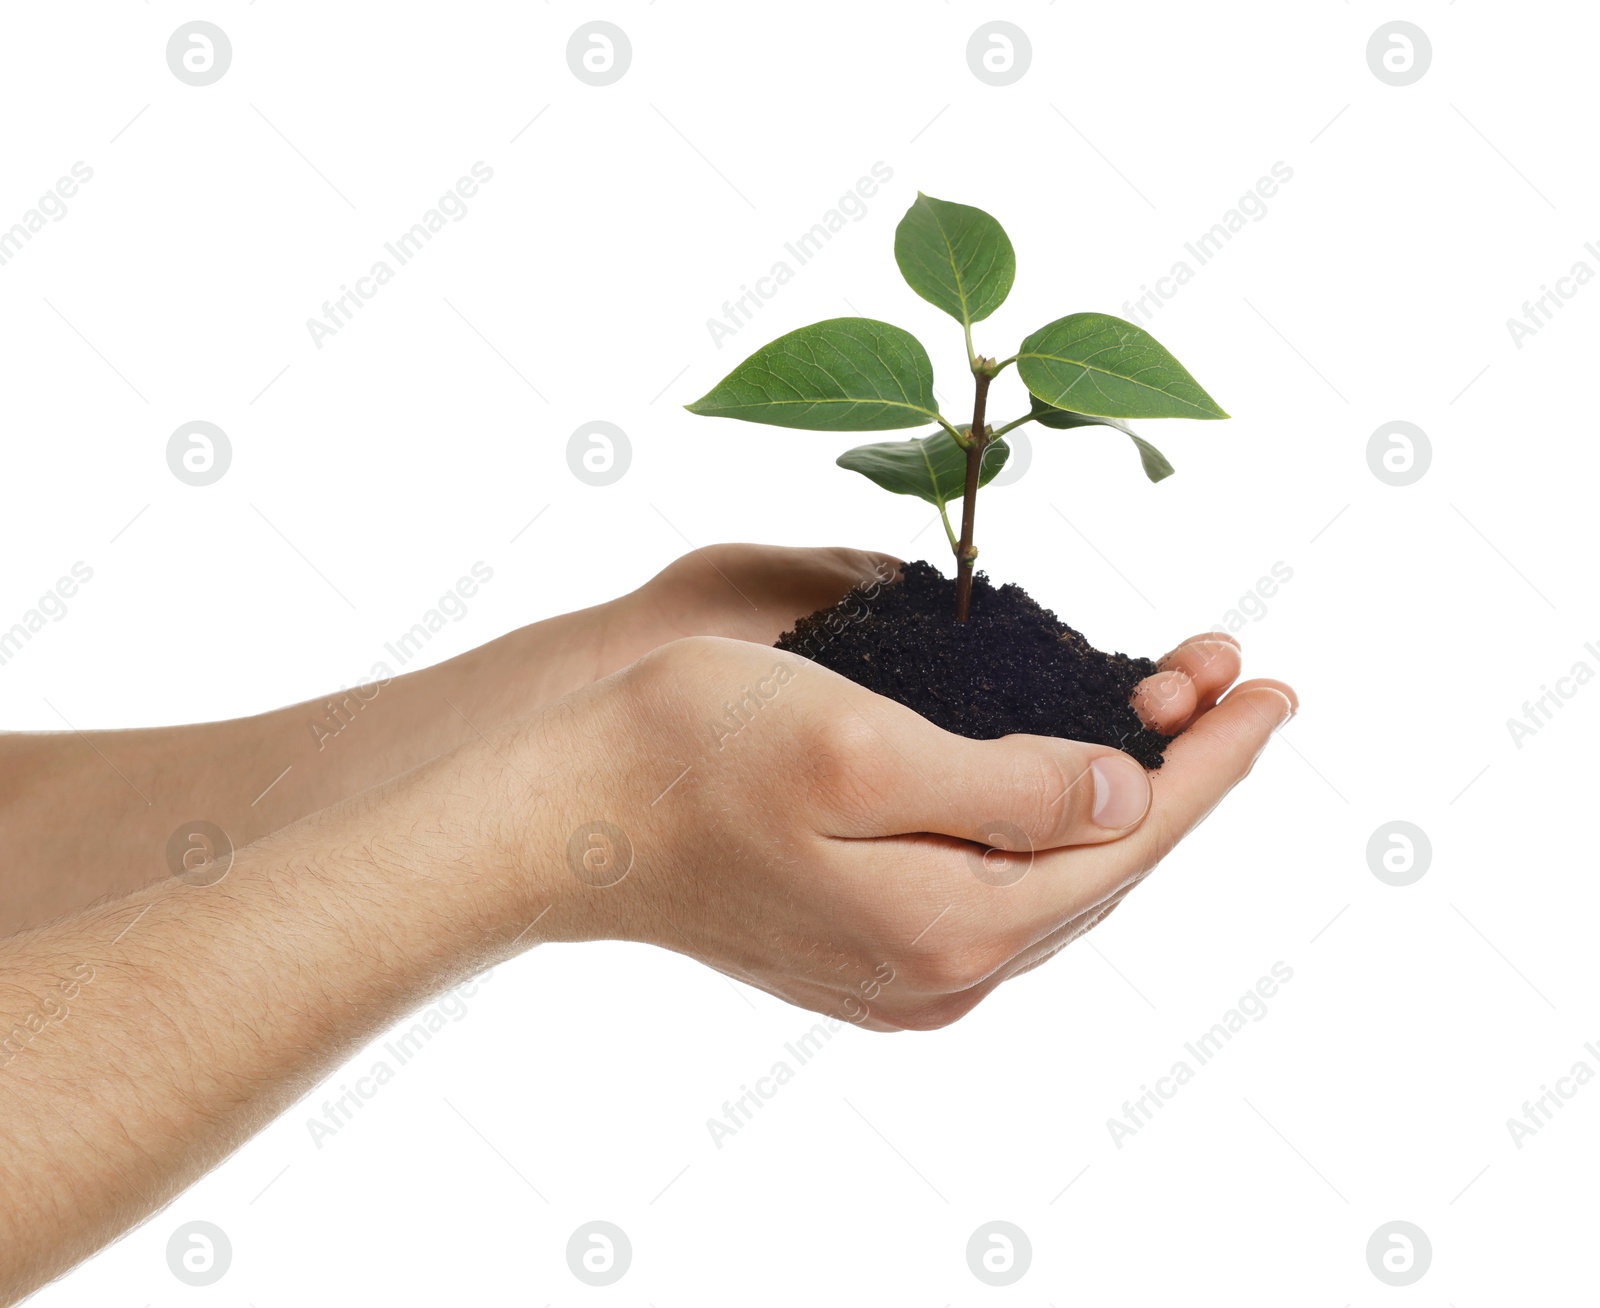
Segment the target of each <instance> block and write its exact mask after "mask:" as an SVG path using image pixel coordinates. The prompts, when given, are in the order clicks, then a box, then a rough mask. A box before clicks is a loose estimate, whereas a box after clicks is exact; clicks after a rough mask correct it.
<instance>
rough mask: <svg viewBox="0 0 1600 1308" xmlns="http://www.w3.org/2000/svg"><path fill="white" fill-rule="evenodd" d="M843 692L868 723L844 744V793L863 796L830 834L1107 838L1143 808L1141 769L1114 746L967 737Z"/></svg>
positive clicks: (1045, 840)
mask: <svg viewBox="0 0 1600 1308" xmlns="http://www.w3.org/2000/svg"><path fill="white" fill-rule="evenodd" d="M872 698H873V699H877V697H875V696H874V697H872ZM852 700H853V701H855V703H853V704H852V707H856V708H857V712H858V715H859V717H860V719H861V721H862V722H863V723H865V724H866V727H867V728H869V729H870V730H862V731H860V732H858V733H856V739H857V741H858V742H859V744H860V745H862V746H865V748H861V749H859V750H856V751H852V753H854V754H855V755H856V757H855V758H854V759H853V760H852V761H851V763H850V765H849V767H848V772H849V773H850V774H851V784H849V785H848V786H847V787H846V793H847V794H850V795H854V796H856V797H858V799H865V800H867V802H864V803H861V802H857V803H854V804H850V805H848V806H846V808H845V809H844V810H842V811H841V812H840V813H839V814H838V815H837V818H838V820H837V826H838V827H839V828H840V829H837V830H835V831H833V832H832V833H831V834H834V835H839V836H847V837H858V838H867V837H877V836H897V835H911V834H916V833H922V832H929V833H933V834H937V835H946V836H954V837H957V838H958V839H962V840H973V841H977V842H979V843H981V844H985V845H989V846H992V847H994V848H997V849H1030V850H1031V849H1055V848H1059V847H1062V846H1066V845H1088V844H1099V843H1102V842H1104V841H1108V840H1116V839H1118V838H1119V837H1121V836H1124V835H1126V834H1127V833H1128V832H1129V831H1130V830H1132V829H1134V828H1135V827H1137V826H1138V825H1139V824H1140V823H1141V822H1142V821H1143V820H1144V817H1145V814H1146V812H1147V811H1148V810H1149V808H1150V803H1151V782H1150V777H1149V775H1148V774H1147V773H1146V772H1145V770H1144V768H1143V767H1141V766H1140V765H1139V764H1138V763H1137V762H1135V761H1134V760H1133V759H1132V758H1130V757H1129V756H1128V755H1126V754H1124V753H1122V751H1121V750H1116V749H1112V748H1110V747H1109V746H1106V745H1090V744H1085V743H1083V742H1080V741H1075V740H1058V739H1055V738H1053V737H1047V736H1024V735H1017V736H1005V737H1002V738H1001V739H999V740H968V739H967V738H966V737H964V736H957V735H954V734H952V733H951V732H948V731H943V730H941V729H940V728H938V727H936V726H934V725H933V724H932V723H930V722H928V721H927V720H926V719H925V718H923V717H921V716H919V715H918V714H915V713H912V712H911V711H910V710H908V709H902V708H901V706H899V705H897V704H896V705H889V704H888V702H887V701H883V700H878V701H877V703H876V704H862V703H860V701H859V699H858V698H857V697H852ZM880 706H881V707H880ZM881 708H887V709H889V710H891V711H881ZM875 710H878V711H875Z"/></svg>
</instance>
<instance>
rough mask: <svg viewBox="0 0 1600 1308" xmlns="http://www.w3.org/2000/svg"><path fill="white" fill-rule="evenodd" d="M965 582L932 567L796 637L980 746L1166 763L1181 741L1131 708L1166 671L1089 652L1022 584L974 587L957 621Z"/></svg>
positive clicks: (799, 644) (797, 648) (789, 646)
mask: <svg viewBox="0 0 1600 1308" xmlns="http://www.w3.org/2000/svg"><path fill="white" fill-rule="evenodd" d="M955 596H956V584H955V582H954V581H953V580H951V579H949V578H946V577H944V576H943V575H941V574H940V572H939V571H938V570H937V569H936V568H934V567H933V566H932V565H930V564H928V563H922V562H917V563H908V564H907V565H906V566H905V571H904V576H903V579H902V580H901V581H899V582H898V583H895V584H893V585H889V586H874V587H873V588H872V589H871V590H870V591H867V590H861V589H857V590H853V591H851V592H850V594H848V595H846V596H845V597H844V599H842V600H840V601H839V603H838V604H836V605H835V606H834V607H833V608H831V609H824V610H823V611H821V612H820V613H813V614H812V615H811V616H810V617H809V618H802V619H801V620H800V621H799V622H797V623H796V624H795V628H794V630H793V631H789V632H785V633H784V635H783V636H782V637H781V638H780V639H779V641H778V648H779V649H781V650H787V651H789V652H790V653H793V654H800V655H803V656H804V657H806V658H809V659H811V660H813V661H814V662H817V663H820V664H821V665H822V666H823V667H825V668H829V669H831V670H832V671H834V672H837V673H839V674H840V675H841V676H845V677H848V678H850V680H851V681H854V682H856V683H857V684H858V685H861V686H865V687H866V688H867V689H868V690H870V691H874V692H875V693H877V694H879V695H883V696H885V697H887V698H889V699H892V700H896V701H898V702H899V703H901V704H904V705H906V707H908V708H911V709H915V710H916V711H917V712H918V713H920V714H922V716H923V717H925V718H927V719H928V720H929V721H930V722H932V723H934V724H935V725H936V726H940V727H943V728H944V729H945V730H946V731H951V732H955V733H956V734H957V735H962V736H967V737H970V738H971V739H973V740H994V739H996V738H997V737H999V736H1009V735H1012V734H1013V733H1016V732H1025V733H1027V734H1029V735H1035V736H1062V737H1065V738H1067V739H1070V740H1086V741H1092V742H1093V743H1095V744H1099V745H1111V746H1113V747H1115V748H1117V749H1121V750H1124V751H1126V752H1127V753H1128V754H1131V755H1132V756H1133V757H1134V758H1136V759H1138V760H1139V762H1140V763H1142V764H1144V765H1145V767H1147V768H1159V767H1160V766H1161V754H1162V751H1163V750H1164V749H1165V748H1166V746H1167V742H1168V741H1169V740H1171V739H1172V737H1170V736H1163V735H1162V734H1161V733H1160V732H1156V731H1151V730H1150V729H1149V728H1147V727H1146V726H1145V725H1144V724H1143V723H1142V722H1141V721H1140V720H1139V715H1138V714H1137V713H1135V712H1134V711H1133V709H1132V707H1131V706H1130V705H1129V703H1128V698H1129V696H1130V695H1131V694H1132V693H1133V688H1134V686H1136V685H1137V684H1138V683H1139V682H1140V681H1142V680H1143V679H1144V678H1145V677H1148V676H1150V675H1151V674H1152V673H1154V672H1155V671H1156V665H1155V663H1153V662H1152V661H1151V660H1150V659H1141V658H1131V657H1129V656H1128V655H1126V654H1107V653H1104V652H1103V651H1101V650H1097V649H1095V648H1094V646H1093V645H1091V644H1089V642H1088V641H1087V640H1085V639H1084V638H1083V636H1082V635H1081V634H1080V633H1078V632H1076V631H1074V630H1073V629H1072V628H1071V627H1069V626H1067V624H1066V623H1064V622H1062V621H1061V619H1060V618H1058V617H1056V615H1055V614H1054V613H1052V612H1051V611H1050V610H1049V609H1047V608H1044V607H1043V606H1042V605H1040V604H1039V603H1037V602H1036V601H1035V600H1034V599H1033V598H1032V597H1031V596H1029V594H1028V593H1027V591H1025V590H1023V589H1022V588H1021V587H1020V586H1015V585H1005V586H1001V587H1000V588H999V589H998V590H996V589H995V587H994V586H992V585H991V584H990V582H989V579H988V577H987V576H985V575H984V574H983V573H981V572H980V573H978V574H976V575H975V576H974V577H973V580H972V607H971V611H970V614H969V617H968V619H967V621H966V622H965V623H960V622H957V621H956V619H955V610H956V599H955Z"/></svg>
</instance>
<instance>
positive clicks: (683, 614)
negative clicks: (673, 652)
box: [575, 544, 1240, 735]
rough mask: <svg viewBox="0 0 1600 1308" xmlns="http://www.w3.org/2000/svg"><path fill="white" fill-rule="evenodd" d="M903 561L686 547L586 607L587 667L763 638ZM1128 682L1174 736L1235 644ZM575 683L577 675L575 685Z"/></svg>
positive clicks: (1207, 696)
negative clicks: (689, 644)
mask: <svg viewBox="0 0 1600 1308" xmlns="http://www.w3.org/2000/svg"><path fill="white" fill-rule="evenodd" d="M901 566H902V561H901V560H900V559H897V558H895V557H894V555H892V554H883V553H879V552H877V551H874V550H856V549H845V548H838V547H834V548H824V549H795V548H788V547H785V546H779V545H739V544H728V545H708V546H706V548H704V549H699V550H695V551H693V552H692V553H689V554H685V555H684V556H683V557H682V558H680V559H677V560H676V561H675V562H673V563H671V564H669V565H668V566H667V567H666V568H664V569H662V570H661V571H660V572H658V573H657V574H656V575H655V576H654V577H652V578H651V579H650V580H649V581H647V582H646V583H645V584H644V585H643V586H641V587H640V588H639V589H638V590H636V591H633V592H632V593H631V594H628V595H624V596H622V597H620V598H619V599H617V600H614V601H612V602H611V604H609V605H603V606H601V608H600V609H598V610H592V611H591V612H594V613H595V614H596V618H597V620H596V621H595V622H594V623H593V625H592V627H591V630H592V631H593V633H594V636H595V641H596V650H597V652H596V655H595V658H594V660H593V662H592V665H591V666H593V667H595V668H597V669H599V670H600V671H601V672H611V671H614V670H615V669H618V668H623V667H626V666H627V665H628V664H630V663H632V662H633V661H634V660H635V659H638V658H642V657H643V656H644V655H645V654H648V653H649V652H650V651H651V650H653V649H655V648H657V647H658V646H660V645H665V644H667V643H668V642H669V641H673V640H677V639H679V638H681V637H684V636H725V637H728V638H730V639H732V640H743V641H749V642H751V643H752V644H756V645H771V644H773V643H774V642H775V641H776V640H777V639H778V637H779V636H781V635H782V634H783V633H784V632H786V631H788V630H790V629H791V628H792V627H793V626H794V624H795V623H796V622H797V621H799V619H801V618H804V617H807V616H809V615H810V614H812V613H816V612H818V611H819V610H821V609H826V608H831V607H832V606H833V605H834V604H837V603H838V602H839V601H840V600H841V599H843V598H844V597H845V595H846V594H848V593H849V591H850V589H851V587H853V586H870V585H872V584H873V583H883V582H888V581H891V580H892V579H893V578H894V577H895V575H896V574H897V573H898V572H899V570H900V568H901ZM1160 665H1161V668H1162V671H1161V672H1160V673H1158V674H1157V675H1155V676H1153V677H1149V678H1146V680H1144V681H1143V682H1141V683H1140V684H1139V686H1138V687H1136V688H1135V691H1134V705H1135V707H1136V708H1137V710H1138V712H1139V715H1140V717H1141V718H1142V719H1143V720H1144V723H1145V725H1146V726H1148V727H1151V728H1153V729H1155V730H1157V731H1160V732H1162V733H1163V734H1165V735H1176V734H1177V733H1178V732H1179V731H1181V730H1183V728H1184V727H1185V726H1187V725H1188V724H1189V723H1190V722H1191V721H1193V720H1194V717H1195V715H1196V714H1197V713H1199V712H1202V711H1204V710H1205V709H1208V708H1210V707H1211V706H1212V705H1213V704H1215V703H1216V701H1217V697H1218V696H1219V695H1220V694H1221V693H1222V691H1224V690H1225V689H1227V687H1228V686H1229V685H1231V684H1232V682H1233V680H1234V679H1235V678H1236V677H1237V676H1238V675H1239V667H1240V664H1239V643H1238V642H1237V641H1236V640H1234V639H1233V637H1232V636H1228V635H1224V634H1222V633H1220V632H1206V633H1202V634H1201V635H1198V636H1192V637H1190V638H1189V639H1188V640H1186V641H1184V642H1183V644H1181V645H1180V646H1178V647H1177V648H1176V649H1174V650H1173V651H1172V652H1171V653H1169V654H1167V655H1166V656H1165V657H1164V658H1162V659H1161V660H1160ZM575 684H576V683H575Z"/></svg>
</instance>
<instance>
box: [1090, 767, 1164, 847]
mask: <svg viewBox="0 0 1600 1308" xmlns="http://www.w3.org/2000/svg"><path fill="white" fill-rule="evenodd" d="M1089 771H1090V772H1091V773H1093V774H1094V811H1093V812H1092V813H1091V814H1090V817H1091V818H1092V819H1093V820H1094V824H1095V825H1096V826H1100V827H1106V828H1108V829H1109V830H1112V831H1116V830H1119V829H1121V828H1122V827H1127V826H1132V825H1133V824H1134V823H1135V822H1137V821H1138V820H1139V819H1140V818H1142V817H1143V816H1144V815H1145V810H1146V809H1148V808H1149V807H1150V778H1149V777H1148V776H1146V775H1145V770H1144V769H1143V768H1142V767H1140V766H1139V765H1138V764H1137V763H1135V762H1134V761H1133V760H1132V759H1131V758H1129V757H1128V756H1127V755H1126V754H1107V755H1104V756H1103V757H1101V758H1097V759H1095V761H1094V762H1093V763H1091V764H1089Z"/></svg>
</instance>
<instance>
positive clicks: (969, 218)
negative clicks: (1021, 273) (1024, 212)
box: [894, 191, 1017, 328]
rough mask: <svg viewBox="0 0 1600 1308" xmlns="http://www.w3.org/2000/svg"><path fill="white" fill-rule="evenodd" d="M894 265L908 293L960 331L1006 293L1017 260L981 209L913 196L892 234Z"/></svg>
mask: <svg viewBox="0 0 1600 1308" xmlns="http://www.w3.org/2000/svg"><path fill="white" fill-rule="evenodd" d="M894 261H895V262H896V263H897V264H899V265H900V271H901V273H902V274H903V275H904V276H905V279H906V281H907V282H909V283H910V285H911V289H912V290H914V291H915V292H916V293H917V294H918V295H920V296H921V297H922V298H923V299H924V300H926V301H928V303H929V304H933V305H937V306H938V307H939V308H941V309H943V310H944V311H945V312H946V313H948V314H949V315H950V316H951V317H952V318H954V319H955V320H956V321H957V322H958V323H960V324H961V325H962V326H963V327H967V328H970V327H971V326H972V324H973V323H975V322H978V321H980V320H981V319H984V318H987V317H988V316H989V315H990V314H991V313H993V312H994V311H995V310H996V309H998V308H999V307H1000V305H1001V303H1002V302H1003V301H1004V300H1005V298H1006V296H1007V295H1008V294H1009V293H1010V291H1011V282H1012V280H1013V279H1014V278H1015V277H1016V275H1017V256H1016V252H1015V251H1014V250H1013V249H1012V248H1011V240H1010V238H1009V237H1008V236H1007V235H1006V233H1005V229H1004V228H1003V227H1001V226H1000V224H999V223H997V222H996V221H995V220H994V219H993V218H991V217H990V216H989V215H988V214H986V213H984V211H983V210H982V209H974V208H972V207H971V206H970V205H965V204H952V203H951V202H950V201H948V200H935V199H934V198H933V197H932V196H931V195H924V194H922V192H921V191H918V192H917V198H916V201H915V203H913V204H912V206H911V207H910V208H909V209H907V210H906V216H905V217H904V218H902V219H901V220H900V225H899V226H898V227H896V228H895V229H894Z"/></svg>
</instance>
